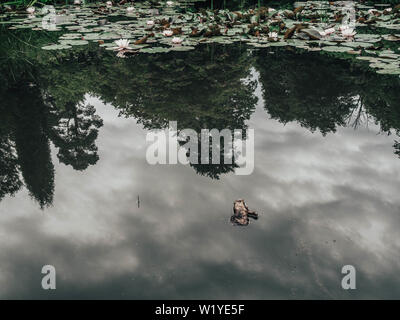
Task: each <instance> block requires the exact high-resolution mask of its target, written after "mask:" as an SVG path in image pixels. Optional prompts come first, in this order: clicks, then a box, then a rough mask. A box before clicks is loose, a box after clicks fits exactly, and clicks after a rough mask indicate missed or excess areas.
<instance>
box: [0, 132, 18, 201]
mask: <svg viewBox="0 0 400 320" xmlns="http://www.w3.org/2000/svg"><path fill="white" fill-rule="evenodd" d="M21 186H22V182H21V180H20V179H19V173H18V160H17V157H16V155H15V151H14V148H13V146H12V145H11V142H10V141H9V140H8V139H7V137H0V201H1V199H3V197H4V196H5V195H6V194H9V195H14V194H15V193H16V192H17V191H18V190H19V189H20V188H21Z"/></svg>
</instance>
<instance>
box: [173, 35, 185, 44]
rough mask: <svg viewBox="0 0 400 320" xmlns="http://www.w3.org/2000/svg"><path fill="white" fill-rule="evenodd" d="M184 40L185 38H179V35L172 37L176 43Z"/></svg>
mask: <svg viewBox="0 0 400 320" xmlns="http://www.w3.org/2000/svg"><path fill="white" fill-rule="evenodd" d="M182 41H183V39H182V38H179V37H173V38H172V43H174V44H181V43H182Z"/></svg>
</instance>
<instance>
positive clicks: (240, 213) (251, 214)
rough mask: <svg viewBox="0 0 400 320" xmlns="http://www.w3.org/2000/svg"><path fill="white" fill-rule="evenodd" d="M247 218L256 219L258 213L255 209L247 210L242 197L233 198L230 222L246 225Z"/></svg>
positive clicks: (247, 222)
mask: <svg viewBox="0 0 400 320" xmlns="http://www.w3.org/2000/svg"><path fill="white" fill-rule="evenodd" d="M249 218H252V219H255V220H257V219H258V214H257V213H256V212H255V211H252V210H249V208H248V207H247V205H246V203H245V202H244V200H243V199H238V200H235V202H234V203H233V215H232V216H231V222H232V223H233V224H234V225H237V226H247V225H248V224H249V220H250V219H249Z"/></svg>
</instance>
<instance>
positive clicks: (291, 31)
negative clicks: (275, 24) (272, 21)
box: [283, 26, 297, 39]
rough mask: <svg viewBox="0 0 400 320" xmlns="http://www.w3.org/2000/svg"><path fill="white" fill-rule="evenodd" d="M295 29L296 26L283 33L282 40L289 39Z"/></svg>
mask: <svg viewBox="0 0 400 320" xmlns="http://www.w3.org/2000/svg"><path fill="white" fill-rule="evenodd" d="M296 28H297V26H294V27H293V28H290V29H287V30H286V32H285V35H284V36H283V39H291V38H292V37H293V35H294V32H295V31H296Z"/></svg>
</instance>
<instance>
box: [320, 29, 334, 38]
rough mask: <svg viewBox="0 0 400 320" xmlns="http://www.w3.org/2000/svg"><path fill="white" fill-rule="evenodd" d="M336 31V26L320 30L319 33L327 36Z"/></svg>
mask: <svg viewBox="0 0 400 320" xmlns="http://www.w3.org/2000/svg"><path fill="white" fill-rule="evenodd" d="M335 32H336V29H335V28H329V29H326V30H324V31H320V32H319V34H320V35H321V36H323V37H326V36H329V35H331V34H332V33H335Z"/></svg>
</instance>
